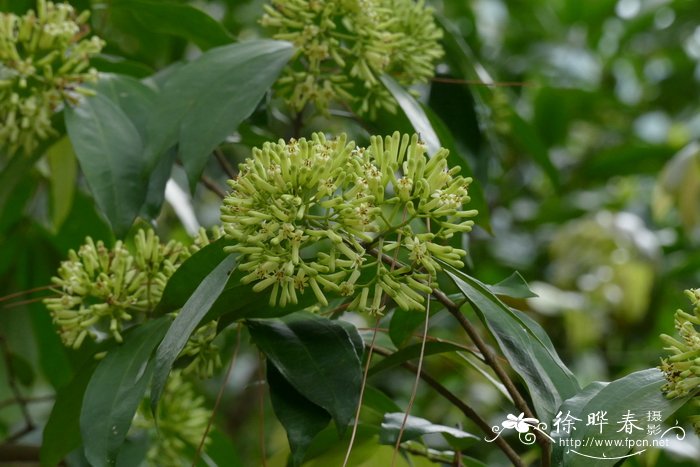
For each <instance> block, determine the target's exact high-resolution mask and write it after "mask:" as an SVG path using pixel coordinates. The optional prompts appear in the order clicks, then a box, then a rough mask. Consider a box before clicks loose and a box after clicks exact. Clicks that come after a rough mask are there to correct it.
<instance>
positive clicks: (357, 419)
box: [343, 317, 379, 467]
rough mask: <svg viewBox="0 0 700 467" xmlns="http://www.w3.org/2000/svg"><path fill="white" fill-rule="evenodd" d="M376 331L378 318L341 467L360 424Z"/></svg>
mask: <svg viewBox="0 0 700 467" xmlns="http://www.w3.org/2000/svg"><path fill="white" fill-rule="evenodd" d="M377 329H379V317H377V321H376V322H375V324H374V332H373V333H372V343H371V344H370V345H369V351H368V352H367V363H366V364H365V371H364V374H363V375H362V386H361V387H360V399H359V400H358V401H357V410H356V411H355V421H354V423H353V424H352V434H351V435H350V444H348V450H347V451H346V452H345V460H343V467H346V466H347V465H348V461H349V460H350V452H351V451H352V446H353V444H355V436H356V435H357V426H358V425H359V424H360V413H361V412H362V399H363V398H364V395H365V386H367V375H368V374H369V366H370V363H371V362H372V350H373V349H374V341H375V340H376V338H377Z"/></svg>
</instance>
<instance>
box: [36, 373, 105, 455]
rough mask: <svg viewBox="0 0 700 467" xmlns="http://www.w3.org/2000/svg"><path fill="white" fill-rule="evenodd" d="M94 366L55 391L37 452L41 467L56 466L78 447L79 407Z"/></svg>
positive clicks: (79, 440)
mask: <svg viewBox="0 0 700 467" xmlns="http://www.w3.org/2000/svg"><path fill="white" fill-rule="evenodd" d="M96 366H97V363H96V362H94V361H91V362H88V363H87V364H86V365H85V366H84V367H83V368H82V369H81V370H80V371H79V372H78V373H77V374H76V375H75V377H74V378H73V379H72V380H71V381H70V383H68V385H66V386H65V387H63V388H61V389H59V390H58V391H57V393H56V400H55V402H54V404H53V408H52V409H51V415H49V419H48V421H47V422H46V426H44V433H43V439H42V442H41V450H40V452H39V458H40V460H41V465H42V466H52V465H58V464H59V463H60V462H61V460H62V459H63V458H64V457H65V456H66V455H67V454H68V453H70V452H71V451H73V450H74V449H77V448H78V447H79V446H80V442H81V440H82V438H81V436H80V422H79V420H80V407H81V406H82V405H83V396H84V395H85V389H86V388H87V385H88V382H89V381H90V378H91V377H92V374H93V372H94V371H95V367H96Z"/></svg>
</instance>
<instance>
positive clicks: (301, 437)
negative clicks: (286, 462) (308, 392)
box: [267, 362, 331, 467]
mask: <svg viewBox="0 0 700 467" xmlns="http://www.w3.org/2000/svg"><path fill="white" fill-rule="evenodd" d="M267 383H268V385H269V387H270V400H271V402H272V408H273V409H274V411H275V415H276V416H277V419H278V420H279V421H280V423H282V426H283V427H284V429H285V431H286V432H287V440H288V441H289V447H290V448H291V451H292V455H291V459H290V460H291V465H293V466H295V467H296V466H299V465H301V463H302V461H303V460H304V454H306V450H307V449H308V447H309V445H310V444H311V441H313V439H314V437H315V436H316V435H317V434H319V433H320V432H321V430H323V429H324V428H325V427H326V425H328V422H330V421H331V416H330V414H329V413H328V412H326V411H325V410H323V409H322V408H321V407H319V406H318V405H316V404H314V403H313V402H311V401H310V400H308V399H307V398H305V397H304V396H302V395H301V394H299V392H298V391H297V390H296V389H294V386H292V385H291V384H289V382H288V381H287V380H286V379H284V377H283V376H282V374H281V373H280V372H279V370H278V369H277V368H276V367H275V365H274V364H273V363H272V362H268V363H267Z"/></svg>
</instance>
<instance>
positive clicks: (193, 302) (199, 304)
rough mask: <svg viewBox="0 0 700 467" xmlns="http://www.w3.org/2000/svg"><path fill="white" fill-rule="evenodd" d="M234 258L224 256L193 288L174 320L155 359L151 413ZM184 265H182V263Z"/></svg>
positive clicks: (232, 266)
mask: <svg viewBox="0 0 700 467" xmlns="http://www.w3.org/2000/svg"><path fill="white" fill-rule="evenodd" d="M237 258H238V256H237V255H228V256H226V257H225V258H224V259H223V260H222V261H221V262H219V264H218V265H217V266H216V267H215V268H214V269H213V270H211V272H210V273H209V274H208V275H207V276H206V277H205V278H204V279H203V280H202V281H201V282H199V283H198V285H197V288H196V289H195V290H194V292H193V293H192V295H191V296H190V297H189V298H188V299H187V302H185V304H184V306H183V307H182V310H180V313H178V315H177V318H175V321H173V324H172V326H170V329H168V333H167V334H166V335H165V337H164V338H163V342H161V343H160V345H159V346H158V350H157V351H156V356H155V369H154V375H153V385H152V386H151V409H152V410H153V412H154V413H155V408H156V406H157V405H158V400H159V399H160V396H161V394H162V392H163V388H165V382H166V381H167V379H168V375H169V374H170V370H171V368H172V366H173V363H175V360H176V359H177V357H178V355H180V352H181V351H182V349H183V348H184V347H185V344H187V340H188V339H189V338H190V335H192V332H193V331H194V330H195V329H196V328H197V325H198V324H199V322H200V321H201V320H202V318H204V316H205V315H206V314H207V312H208V311H209V309H210V308H211V306H212V305H213V304H214V302H215V301H216V299H217V298H218V297H219V295H220V294H221V291H222V290H223V289H224V286H225V285H226V282H227V281H228V279H229V276H230V275H231V272H233V270H234V268H235V266H236V259H237ZM183 266H184V264H183Z"/></svg>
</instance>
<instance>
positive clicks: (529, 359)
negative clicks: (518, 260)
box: [443, 264, 580, 420]
mask: <svg viewBox="0 0 700 467" xmlns="http://www.w3.org/2000/svg"><path fill="white" fill-rule="evenodd" d="M443 268H444V269H445V271H446V272H447V274H448V275H449V276H450V278H452V280H453V281H454V283H455V285H457V287H458V288H459V289H460V290H461V291H462V293H463V294H464V296H465V297H466V298H467V299H468V300H469V302H470V303H471V304H472V306H473V307H474V309H475V311H476V312H477V313H478V314H479V316H480V318H481V319H482V321H483V322H484V324H486V326H487V327H488V329H489V330H490V331H491V333H492V334H493V336H494V338H495V339H496V341H497V342H498V345H499V347H500V348H501V351H502V352H503V354H504V355H505V356H506V358H507V359H508V362H509V363H510V365H511V366H512V367H513V369H514V370H515V371H516V372H517V373H518V374H519V375H520V376H521V377H522V378H523V380H524V381H525V384H526V385H527V387H528V389H529V390H530V396H531V398H532V401H533V403H534V405H535V410H536V412H537V415H538V416H539V417H540V419H542V420H548V419H550V418H552V417H553V416H554V414H555V411H556V409H557V408H558V407H559V406H560V405H561V403H562V402H563V401H564V400H566V399H568V398H569V397H572V396H573V395H575V394H576V393H578V392H579V390H580V388H579V385H578V382H577V381H576V378H575V377H574V375H573V374H571V372H570V371H569V369H568V368H567V367H566V365H564V363H563V362H562V361H561V359H560V358H559V356H558V355H557V352H556V350H555V349H554V346H553V345H552V342H551V341H550V340H549V337H548V336H547V334H546V333H545V331H544V330H543V329H542V328H541V327H540V326H539V325H538V324H537V323H536V322H535V321H534V320H532V319H531V318H529V317H528V316H527V315H525V314H524V313H519V312H517V311H513V310H511V309H510V308H509V307H508V306H506V305H505V304H504V303H503V302H501V300H499V299H498V297H496V296H495V295H494V294H493V293H492V292H491V291H490V290H489V289H488V287H487V286H486V285H484V284H482V283H481V282H479V281H478V280H476V279H474V278H473V277H470V276H468V275H467V274H465V273H463V272H461V271H458V270H457V269H455V268H453V267H451V266H449V265H447V264H443Z"/></svg>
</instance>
